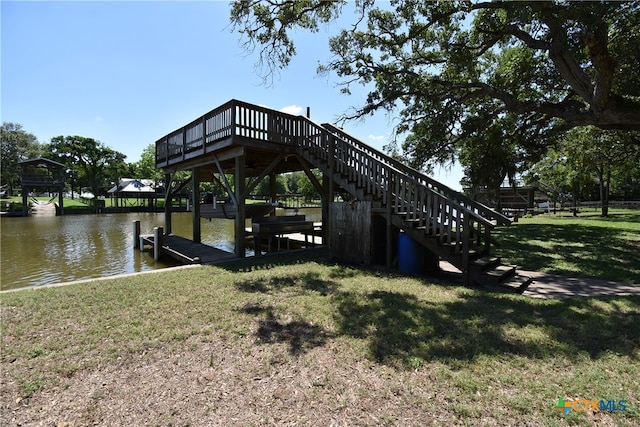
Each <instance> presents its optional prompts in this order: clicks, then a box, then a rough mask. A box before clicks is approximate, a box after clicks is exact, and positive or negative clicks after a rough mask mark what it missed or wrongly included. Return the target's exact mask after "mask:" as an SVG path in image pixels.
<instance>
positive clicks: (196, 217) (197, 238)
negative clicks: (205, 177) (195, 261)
mask: <svg viewBox="0 0 640 427" xmlns="http://www.w3.org/2000/svg"><path fill="white" fill-rule="evenodd" d="M191 183H192V184H193V191H192V194H193V200H191V203H192V204H193V208H192V209H191V211H192V212H191V214H192V220H193V242H194V243H201V242H202V232H201V227H200V179H199V178H198V169H196V168H193V169H192V173H191Z"/></svg>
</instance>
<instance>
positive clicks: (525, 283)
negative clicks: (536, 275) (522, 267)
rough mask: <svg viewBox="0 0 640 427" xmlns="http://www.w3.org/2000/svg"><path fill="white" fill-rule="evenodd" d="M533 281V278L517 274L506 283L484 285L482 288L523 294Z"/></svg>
mask: <svg viewBox="0 0 640 427" xmlns="http://www.w3.org/2000/svg"><path fill="white" fill-rule="evenodd" d="M532 281H533V279H532V278H531V277H527V276H521V275H519V274H516V275H515V276H513V277H511V278H510V279H508V280H505V281H504V282H500V283H498V284H494V285H484V286H482V288H483V289H486V290H488V291H494V292H509V293H515V294H521V293H523V292H524V291H526V290H527V288H528V287H529V285H530V284H531V282H532Z"/></svg>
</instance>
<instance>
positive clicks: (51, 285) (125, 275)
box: [0, 264, 203, 294]
mask: <svg viewBox="0 0 640 427" xmlns="http://www.w3.org/2000/svg"><path fill="white" fill-rule="evenodd" d="M202 265H203V264H186V265H177V266H175V267H165V268H157V269H154V270H146V271H136V272H134V273H123V274H114V275H111V276H101V277H92V278H89V279H80V280H72V281H70V282H58V283H46V284H44V285H31V286H25V287H22V288H15V289H4V290H1V291H0V294H5V293H10V292H18V291H27V290H37V289H46V288H58V287H62V286H69V285H80V284H83V283H89V282H94V281H96V280H116V279H126V278H128V277H135V276H141V275H143V274H149V273H160V272H163V271H165V272H166V271H174V270H182V269H186V268H196V267H202Z"/></svg>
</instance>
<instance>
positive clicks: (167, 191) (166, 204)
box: [164, 173, 173, 234]
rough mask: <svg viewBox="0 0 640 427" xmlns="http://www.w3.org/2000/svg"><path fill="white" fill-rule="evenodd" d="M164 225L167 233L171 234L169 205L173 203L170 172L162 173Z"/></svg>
mask: <svg viewBox="0 0 640 427" xmlns="http://www.w3.org/2000/svg"><path fill="white" fill-rule="evenodd" d="M164 185H165V191H164V226H165V227H166V229H167V234H171V233H172V230H171V205H172V204H173V197H172V194H171V174H170V173H167V174H165V175H164Z"/></svg>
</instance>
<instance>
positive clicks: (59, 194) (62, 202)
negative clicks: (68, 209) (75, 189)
mask: <svg viewBox="0 0 640 427" xmlns="http://www.w3.org/2000/svg"><path fill="white" fill-rule="evenodd" d="M63 192H64V187H62V188H60V189H59V190H58V205H60V215H64V201H63V200H64V199H63V198H62V193H63Z"/></svg>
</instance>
